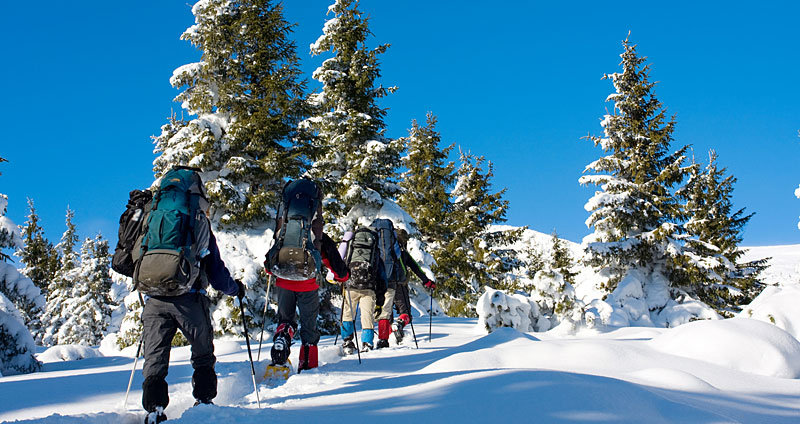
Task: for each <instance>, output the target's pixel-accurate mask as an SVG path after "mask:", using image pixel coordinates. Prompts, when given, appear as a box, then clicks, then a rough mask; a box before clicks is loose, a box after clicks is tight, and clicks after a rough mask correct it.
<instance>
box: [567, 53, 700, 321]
mask: <svg viewBox="0 0 800 424" xmlns="http://www.w3.org/2000/svg"><path fill="white" fill-rule="evenodd" d="M623 48H624V51H623V53H622V54H621V55H620V56H621V58H622V62H621V66H622V72H620V73H613V74H607V75H605V76H604V79H609V80H611V81H612V82H613V84H614V88H615V89H616V91H615V93H613V94H611V95H610V96H608V100H609V101H613V102H614V108H613V112H612V113H610V114H607V115H605V118H604V119H603V121H602V123H601V125H602V127H603V131H604V134H603V136H588V137H587V138H588V139H589V140H591V141H593V142H594V144H595V145H596V146H600V147H601V148H602V149H603V151H604V152H605V153H607V155H606V156H604V157H602V158H600V159H598V160H596V161H594V162H592V163H591V164H589V165H588V166H587V167H586V172H591V175H584V176H582V177H581V178H580V183H581V184H584V185H588V184H594V185H598V186H600V191H597V192H595V195H594V196H593V197H592V198H591V199H589V201H588V202H587V203H586V205H585V209H586V210H587V211H589V212H590V216H589V218H588V219H587V220H586V224H587V226H593V227H594V233H592V234H590V235H589V236H587V237H586V238H584V246H585V249H586V260H587V262H588V264H589V265H591V266H592V267H594V268H595V270H596V272H597V273H598V274H599V275H600V276H601V277H602V278H603V279H604V281H603V283H602V288H603V289H605V290H607V292H609V293H612V292H614V291H615V289H617V288H618V287H622V286H624V288H623V289H622V291H621V292H620V293H619V296H612V297H611V299H610V301H612V302H616V304H615V305H614V306H615V307H617V308H620V310H624V311H626V314H628V316H629V318H626V319H630V320H633V321H634V322H637V323H641V324H643V325H652V324H657V325H666V326H670V325H677V324H680V323H682V322H685V321H688V319H689V318H688V317H685V316H684V317H681V318H677V317H674V316H670V315H669V314H666V315H664V316H660V313H661V312H662V311H664V310H665V308H667V306H668V304H669V303H670V302H674V301H679V302H682V301H684V300H685V299H686V298H687V297H688V296H686V293H685V292H683V291H682V290H680V289H679V288H678V287H677V286H679V283H680V281H679V279H678V278H677V276H676V275H677V274H676V272H675V271H676V268H677V266H676V261H675V259H676V258H678V257H679V256H680V255H681V254H682V236H681V234H680V218H681V211H680V203H679V201H678V199H677V197H676V196H675V194H674V189H675V187H676V186H677V185H679V184H680V183H681V182H682V181H683V180H684V178H685V176H686V174H687V172H688V169H687V167H685V166H684V162H685V156H684V153H685V152H686V150H687V147H682V148H680V149H678V150H677V151H671V150H670V149H671V143H672V134H673V131H674V129H675V119H674V117H672V118H669V119H668V118H667V117H666V113H665V110H664V108H663V106H662V104H661V102H660V101H659V100H658V99H657V98H656V95H655V91H654V89H655V85H656V83H654V82H650V80H649V71H650V65H646V64H645V62H646V58H644V57H640V56H639V55H638V54H637V53H636V46H635V45H633V44H631V43H630V42H629V40H628V39H626V40H625V41H623ZM642 302H644V304H645V305H646V306H647V308H646V310H644V309H643V308H637V307H634V306H632V305H633V304H634V303H635V304H637V305H642ZM667 309H669V308H667ZM702 313H703V314H706V313H708V311H703V312H702ZM711 313H712V314H713V311H712V312H711ZM654 320H655V321H654ZM676 320H679V321H680V322H676ZM623 324H625V325H627V323H624V322H623Z"/></svg>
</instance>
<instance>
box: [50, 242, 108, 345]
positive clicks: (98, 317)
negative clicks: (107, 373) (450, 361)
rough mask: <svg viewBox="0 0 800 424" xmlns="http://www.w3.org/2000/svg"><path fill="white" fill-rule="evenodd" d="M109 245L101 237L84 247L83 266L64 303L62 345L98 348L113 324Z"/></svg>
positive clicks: (78, 269) (76, 270)
mask: <svg viewBox="0 0 800 424" xmlns="http://www.w3.org/2000/svg"><path fill="white" fill-rule="evenodd" d="M109 265H110V264H109V255H108V241H106V240H104V239H103V237H102V235H100V234H98V235H97V236H96V237H95V238H94V239H92V238H87V239H86V240H84V242H83V244H82V245H81V253H80V265H79V266H78V267H77V268H76V269H75V274H74V278H73V280H72V283H73V284H72V286H71V287H69V289H68V291H69V297H68V298H67V299H65V301H64V308H63V309H62V310H63V311H64V312H65V313H64V314H63V316H62V319H63V323H62V324H61V326H60V327H59V329H58V333H57V334H56V337H55V338H56V340H58V344H80V345H86V346H95V345H98V344H99V343H100V340H102V338H103V336H104V333H105V330H106V328H107V327H108V324H109V323H110V321H111V309H112V307H113V305H112V304H111V298H110V292H111V275H110V274H109V271H110V268H109Z"/></svg>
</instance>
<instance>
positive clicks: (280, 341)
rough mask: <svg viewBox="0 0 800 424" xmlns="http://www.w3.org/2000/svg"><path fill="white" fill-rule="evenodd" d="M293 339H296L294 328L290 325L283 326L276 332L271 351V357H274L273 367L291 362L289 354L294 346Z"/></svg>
mask: <svg viewBox="0 0 800 424" xmlns="http://www.w3.org/2000/svg"><path fill="white" fill-rule="evenodd" d="M292 337H294V328H292V326H290V325H288V324H281V325H279V326H278V328H277V330H275V336H274V337H273V338H272V349H270V356H271V357H272V364H273V365H283V364H285V363H286V361H288V360H289V354H290V353H291V349H289V346H291V345H292Z"/></svg>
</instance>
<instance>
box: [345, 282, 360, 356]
mask: <svg viewBox="0 0 800 424" xmlns="http://www.w3.org/2000/svg"><path fill="white" fill-rule="evenodd" d="M347 303H349V304H350V310H351V311H353V337H354V338H355V340H356V353H358V365H361V348H360V347H359V346H358V330H356V316H357V315H358V304H356V309H353V298H352V296H351V297H350V301H349V302H347ZM342 305H344V302H342ZM342 318H344V312H342Z"/></svg>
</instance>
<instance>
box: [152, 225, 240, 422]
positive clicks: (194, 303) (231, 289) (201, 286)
mask: <svg viewBox="0 0 800 424" xmlns="http://www.w3.org/2000/svg"><path fill="white" fill-rule="evenodd" d="M208 248H209V249H208V250H209V253H208V254H207V255H206V256H205V257H204V258H203V260H202V261H201V270H202V272H203V274H204V275H203V274H201V276H200V278H198V279H197V282H195V286H194V287H193V288H192V290H191V291H189V293H185V294H182V295H180V296H151V297H149V298H148V299H147V301H146V302H145V305H144V310H143V311H142V323H143V332H142V337H143V338H144V368H143V370H142V372H143V374H144V378H145V380H144V383H142V406H144V409H145V410H146V411H147V412H151V413H152V412H155V411H156V410H157V409H158V408H161V411H163V409H164V408H166V407H167V404H168V403H169V396H168V390H167V382H166V380H165V378H166V376H167V369H168V367H169V353H170V348H171V344H172V338H173V337H174V336H175V332H176V331H177V330H178V329H180V330H181V332H182V333H183V335H184V336H186V339H187V340H188V341H189V343H190V344H191V345H192V357H191V362H192V368H194V374H193V375H192V387H193V390H192V394H193V395H194V397H195V399H196V403H211V402H212V400H213V399H214V398H215V397H216V396H217V374H216V372H215V371H214V364H215V363H216V357H215V356H214V340H213V339H214V329H213V327H212V325H211V317H210V313H209V306H210V301H209V300H208V297H206V292H205V287H206V286H207V285H208V284H209V283H210V284H211V286H212V287H214V289H216V290H219V291H221V292H223V293H225V294H227V295H229V296H237V297H239V299H240V300H241V299H242V298H243V297H244V292H245V288H244V285H243V284H242V283H241V282H240V281H238V280H234V279H233V278H231V275H230V272H228V269H227V268H226V267H225V263H224V262H223V261H222V258H220V255H219V248H218V247H217V242H216V239H215V238H214V235H213V234H210V237H209V245H208ZM161 416H163V413H162V414H158V417H157V420H161V419H162V418H161ZM163 419H166V417H165V416H164V418H163Z"/></svg>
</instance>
